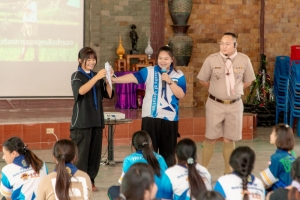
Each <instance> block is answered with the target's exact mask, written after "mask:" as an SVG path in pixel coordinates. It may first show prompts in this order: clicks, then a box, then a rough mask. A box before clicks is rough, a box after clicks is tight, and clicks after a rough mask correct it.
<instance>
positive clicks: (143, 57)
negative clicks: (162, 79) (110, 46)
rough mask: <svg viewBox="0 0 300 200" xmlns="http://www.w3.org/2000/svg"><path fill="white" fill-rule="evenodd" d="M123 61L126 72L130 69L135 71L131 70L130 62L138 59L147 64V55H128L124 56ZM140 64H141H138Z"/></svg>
mask: <svg viewBox="0 0 300 200" xmlns="http://www.w3.org/2000/svg"><path fill="white" fill-rule="evenodd" d="M125 59H126V65H127V68H128V71H130V70H131V69H132V70H133V71H135V69H133V66H132V64H131V62H130V60H131V59H140V60H141V61H142V60H144V62H145V63H147V61H148V60H147V59H148V58H147V55H146V54H129V55H125ZM140 64H142V63H140Z"/></svg>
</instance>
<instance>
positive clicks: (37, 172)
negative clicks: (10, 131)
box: [0, 137, 48, 200]
mask: <svg viewBox="0 0 300 200" xmlns="http://www.w3.org/2000/svg"><path fill="white" fill-rule="evenodd" d="M2 150H3V159H4V160H5V162H6V163H7V165H6V166H4V167H3V168H2V179H1V186H0V191H1V194H2V195H3V196H4V197H5V199H7V200H8V199H13V200H14V199H31V200H35V199H39V198H36V193H37V189H38V185H39V183H40V181H41V180H42V178H43V177H45V176H46V175H47V173H48V170H47V167H46V165H45V163H44V162H43V161H42V160H41V159H39V158H38V157H37V156H36V155H35V154H34V153H33V152H32V151H31V150H30V149H28V148H27V145H25V144H24V142H23V141H22V140H21V139H20V138H18V137H12V138H10V139H8V140H7V141H6V142H4V144H3V148H2Z"/></svg>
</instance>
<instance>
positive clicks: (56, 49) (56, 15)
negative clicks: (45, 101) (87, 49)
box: [0, 0, 83, 97]
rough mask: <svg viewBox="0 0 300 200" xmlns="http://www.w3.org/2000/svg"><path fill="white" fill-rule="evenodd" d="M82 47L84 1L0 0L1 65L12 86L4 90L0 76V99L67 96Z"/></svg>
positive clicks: (69, 93) (69, 94)
mask: <svg viewBox="0 0 300 200" xmlns="http://www.w3.org/2000/svg"><path fill="white" fill-rule="evenodd" d="M82 46H83V0H9V1H8V0H0V64H1V66H0V68H1V69H2V67H3V65H4V66H5V69H6V70H5V72H4V73H9V74H7V75H9V76H10V78H5V77H4V79H7V81H6V83H7V84H8V83H12V84H13V85H14V88H10V89H7V88H6V87H5V88H3V89H5V90H6V91H3V90H2V87H3V85H2V83H3V80H0V97H1V96H12V97H13V96H18V97H20V96H71V90H70V91H69V89H70V81H69V80H70V75H71V73H72V72H73V71H74V70H75V69H76V67H77V66H76V65H77V64H76V63H77V54H78V51H79V49H80V48H82ZM41 68H42V69H41ZM24 69H25V70H24ZM1 74H3V72H2V70H1ZM12 74H14V76H16V77H11V75H12ZM37 74H39V76H38V77H37ZM40 76H43V78H40ZM45 76H46V77H45ZM0 78H3V77H2V76H1V75H0ZM48 78H49V79H48ZM50 79H51V81H50ZM64 79H66V80H64ZM47 81H48V82H47ZM27 82H28V84H27ZM55 82H56V83H55ZM3 84H4V83H3ZM19 84H22V85H23V84H25V85H27V87H22V86H21V85H19ZM1 85H2V86H1ZM37 85H39V86H37ZM6 86H7V85H6ZM20 87H21V88H22V89H20ZM25 88H26V89H25ZM29 88H30V89H29ZM24 89H25V91H24ZM9 90H11V91H9ZM45 90H46V91H45Z"/></svg>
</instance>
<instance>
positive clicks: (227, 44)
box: [219, 42, 231, 47]
mask: <svg viewBox="0 0 300 200" xmlns="http://www.w3.org/2000/svg"><path fill="white" fill-rule="evenodd" d="M219 44H220V46H225V47H229V46H230V45H231V43H227V42H226V43H224V42H220V43H219Z"/></svg>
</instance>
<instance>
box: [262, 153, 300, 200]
mask: <svg viewBox="0 0 300 200" xmlns="http://www.w3.org/2000/svg"><path fill="white" fill-rule="evenodd" d="M291 176H292V179H293V181H292V183H291V185H289V186H287V187H285V188H278V189H276V190H275V191H274V192H269V193H268V195H267V198H266V199H267V200H300V157H298V158H297V159H296V160H295V162H294V163H293V165H292V169H291Z"/></svg>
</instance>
